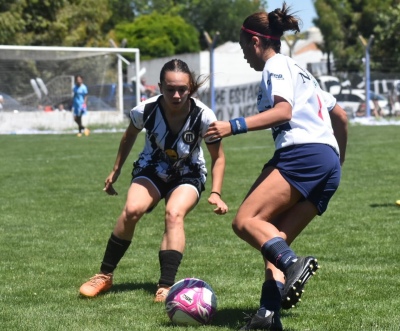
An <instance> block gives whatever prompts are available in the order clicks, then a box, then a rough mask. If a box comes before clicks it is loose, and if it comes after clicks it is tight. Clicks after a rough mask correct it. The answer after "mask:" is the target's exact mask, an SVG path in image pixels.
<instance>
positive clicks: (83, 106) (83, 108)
mask: <svg viewBox="0 0 400 331" xmlns="http://www.w3.org/2000/svg"><path fill="white" fill-rule="evenodd" d="M82 110H83V111H86V110H87V106H86V103H84V104H83V105H82Z"/></svg>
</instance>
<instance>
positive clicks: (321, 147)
mask: <svg viewBox="0 0 400 331" xmlns="http://www.w3.org/2000/svg"><path fill="white" fill-rule="evenodd" d="M268 166H272V167H275V168H277V169H278V170H279V172H280V173H281V175H282V176H283V177H284V178H285V179H286V180H287V181H288V183H289V184H291V185H292V186H294V187H295V188H296V189H297V190H299V191H300V193H301V194H302V195H303V197H304V198H305V199H306V200H308V201H310V202H311V203H313V204H314V205H315V206H316V207H317V210H318V215H322V214H323V213H324V212H325V210H326V208H327V207H328V203H329V200H330V199H331V198H332V196H333V194H334V193H335V192H336V190H337V188H338V186H339V182H340V176H341V167H340V161H339V156H338V154H337V153H336V151H335V150H334V149H333V148H332V147H331V146H329V145H325V144H304V145H293V146H289V147H285V148H282V149H278V150H277V151H275V154H274V156H273V157H272V159H271V160H269V161H268V162H267V163H266V164H265V165H264V168H263V170H264V169H265V168H266V167H268Z"/></svg>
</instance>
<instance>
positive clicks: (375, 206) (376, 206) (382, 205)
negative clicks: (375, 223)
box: [369, 202, 400, 208]
mask: <svg viewBox="0 0 400 331" xmlns="http://www.w3.org/2000/svg"><path fill="white" fill-rule="evenodd" d="M369 206H370V207H371V208H379V207H392V208H400V207H399V206H398V205H396V204H395V203H393V202H390V203H389V202H387V203H371V204H370V205H369Z"/></svg>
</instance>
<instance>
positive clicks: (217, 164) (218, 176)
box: [211, 156, 225, 193]
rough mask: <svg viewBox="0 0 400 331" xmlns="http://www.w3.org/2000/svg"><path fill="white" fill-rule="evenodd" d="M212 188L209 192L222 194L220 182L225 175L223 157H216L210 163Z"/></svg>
mask: <svg viewBox="0 0 400 331" xmlns="http://www.w3.org/2000/svg"><path fill="white" fill-rule="evenodd" d="M211 166H212V170H211V176H212V186H211V192H218V193H221V192H222V182H223V180H224V173H225V156H220V157H218V158H217V159H216V160H215V161H213V162H212V165H211Z"/></svg>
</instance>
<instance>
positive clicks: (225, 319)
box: [162, 308, 298, 331]
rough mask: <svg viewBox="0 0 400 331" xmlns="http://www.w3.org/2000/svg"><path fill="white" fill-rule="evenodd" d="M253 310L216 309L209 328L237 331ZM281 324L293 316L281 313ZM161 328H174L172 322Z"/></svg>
mask: <svg viewBox="0 0 400 331" xmlns="http://www.w3.org/2000/svg"><path fill="white" fill-rule="evenodd" d="M254 313H255V310H254V309H252V310H249V309H241V308H221V309H218V311H217V314H216V315H215V317H214V318H213V320H212V322H211V324H210V326H212V327H217V328H218V327H220V328H228V329H232V330H238V329H240V328H241V327H242V326H243V325H245V324H246V321H245V319H244V318H245V316H246V315H251V314H254ZM281 317H282V323H283V324H284V323H285V319H286V318H293V314H291V313H290V312H284V311H283V312H281ZM162 326H164V327H165V326H166V327H175V325H174V324H173V323H172V322H167V323H162ZM283 329H284V331H298V330H295V329H292V328H285V327H284V328H283Z"/></svg>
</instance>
